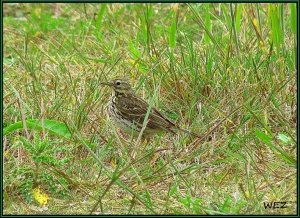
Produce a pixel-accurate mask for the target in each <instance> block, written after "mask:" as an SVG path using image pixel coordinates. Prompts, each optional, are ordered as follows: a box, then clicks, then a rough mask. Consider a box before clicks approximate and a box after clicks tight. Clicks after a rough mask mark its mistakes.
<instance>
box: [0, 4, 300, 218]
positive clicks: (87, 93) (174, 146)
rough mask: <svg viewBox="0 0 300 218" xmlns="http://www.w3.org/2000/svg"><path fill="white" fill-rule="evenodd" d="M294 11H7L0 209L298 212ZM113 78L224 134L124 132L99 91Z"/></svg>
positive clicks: (102, 7)
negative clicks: (0, 203) (147, 136)
mask: <svg viewBox="0 0 300 218" xmlns="http://www.w3.org/2000/svg"><path fill="white" fill-rule="evenodd" d="M295 11H296V7H295V4H294V5H293V4H191V5H187V4H180V5H178V4H75V3H73V4H4V21H3V23H4V99H3V107H4V127H5V128H6V129H5V130H8V129H10V131H6V132H5V136H4V141H3V144H4V153H3V154H4V156H3V158H4V172H3V173H4V174H3V176H4V184H3V186H4V187H3V192H4V194H3V197H4V213H5V214H89V213H92V214H295V213H296V202H295V201H296V122H297V121H296V68H295V66H296V61H295V52H296V45H295V40H296V38H295V37H296V14H295ZM117 76H118V77H127V78H128V79H129V81H130V82H131V83H132V85H133V87H134V89H135V90H136V92H137V93H138V94H139V95H141V96H143V97H144V98H145V99H147V100H148V101H151V100H153V102H154V105H155V106H156V107H157V108H159V109H160V110H161V111H163V112H164V114H165V115H166V116H168V117H169V118H170V119H172V120H174V121H175V122H176V123H178V124H179V125H180V126H181V127H183V128H186V129H189V130H192V131H193V132H196V133H198V134H201V135H203V134H206V133H208V132H209V131H210V130H211V129H212V128H213V127H214V126H216V125H218V127H217V128H215V129H214V131H212V132H211V133H210V134H208V137H206V138H205V139H204V140H202V141H201V142H199V141H198V140H197V139H194V138H192V137H188V136H187V135H184V134H179V135H177V136H173V135H171V134H162V135H158V136H156V137H154V138H153V139H152V140H149V141H148V142H144V143H141V144H138V143H137V142H136V141H134V140H130V139H128V138H126V137H123V136H122V135H121V134H120V133H119V131H118V129H116V128H115V127H114V125H113V124H112V123H111V121H110V120H109V119H108V118H107V117H106V114H105V105H106V102H107V100H108V97H109V95H110V90H109V89H108V88H105V87H102V86H100V85H99V82H101V81H107V80H109V79H111V78H114V77H117ZM236 109H237V110H236ZM30 119H35V120H38V122H39V123H40V124H41V125H38V124H36V125H35V124H32V122H35V121H32V122H31V121H30ZM65 126H67V128H68V129H65ZM69 132H70V133H71V135H70V134H69ZM133 153H135V158H132V155H131V154H133ZM274 201H278V202H286V201H287V207H286V208H275V209H274V208H272V209H270V208H265V206H264V204H265V203H272V202H274ZM276 206H277V205H276ZM279 206H281V204H280V205H279Z"/></svg>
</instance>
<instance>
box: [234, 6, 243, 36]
mask: <svg viewBox="0 0 300 218" xmlns="http://www.w3.org/2000/svg"><path fill="white" fill-rule="evenodd" d="M242 13H243V4H240V3H239V4H237V5H236V16H235V29H236V32H237V33H239V32H240V29H241V23H242Z"/></svg>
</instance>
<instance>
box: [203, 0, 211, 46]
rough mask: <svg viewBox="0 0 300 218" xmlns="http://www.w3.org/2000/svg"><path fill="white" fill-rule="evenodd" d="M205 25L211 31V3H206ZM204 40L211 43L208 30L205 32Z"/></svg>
mask: <svg viewBox="0 0 300 218" xmlns="http://www.w3.org/2000/svg"><path fill="white" fill-rule="evenodd" d="M204 16H205V21H204V22H205V26H206V27H207V29H208V31H209V32H211V19H210V4H205V15H204ZM204 41H205V43H206V44H209V42H210V41H211V40H210V37H209V35H208V33H207V32H205V34H204Z"/></svg>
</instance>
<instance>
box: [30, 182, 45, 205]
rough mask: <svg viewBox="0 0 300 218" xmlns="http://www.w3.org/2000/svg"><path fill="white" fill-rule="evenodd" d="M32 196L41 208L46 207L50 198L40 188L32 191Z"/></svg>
mask: <svg viewBox="0 0 300 218" xmlns="http://www.w3.org/2000/svg"><path fill="white" fill-rule="evenodd" d="M32 195H33V198H34V200H35V201H36V202H37V203H38V204H39V205H40V206H43V207H44V206H46V204H47V203H48V199H49V196H48V195H47V194H45V193H43V192H42V190H41V189H40V187H37V188H34V189H33V190H32Z"/></svg>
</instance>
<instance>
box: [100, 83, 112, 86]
mask: <svg viewBox="0 0 300 218" xmlns="http://www.w3.org/2000/svg"><path fill="white" fill-rule="evenodd" d="M100 85H106V86H112V85H113V84H112V83H110V82H102V83H100Z"/></svg>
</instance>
